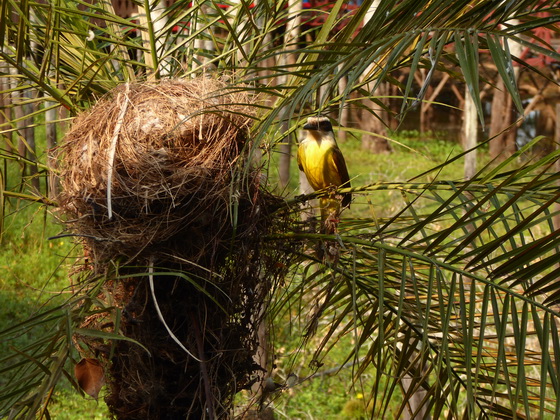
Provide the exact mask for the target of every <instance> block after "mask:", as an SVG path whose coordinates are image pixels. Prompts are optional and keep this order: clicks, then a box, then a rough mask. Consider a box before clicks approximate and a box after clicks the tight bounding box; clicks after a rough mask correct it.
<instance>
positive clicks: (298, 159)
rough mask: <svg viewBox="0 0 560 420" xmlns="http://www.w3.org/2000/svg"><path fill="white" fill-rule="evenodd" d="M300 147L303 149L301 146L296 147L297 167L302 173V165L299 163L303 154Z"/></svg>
mask: <svg viewBox="0 0 560 420" xmlns="http://www.w3.org/2000/svg"><path fill="white" fill-rule="evenodd" d="M302 147H303V146H299V147H298V151H297V166H298V168H299V170H300V171H302V172H303V164H302V162H301V154H302V153H303V152H302V150H301V148H302Z"/></svg>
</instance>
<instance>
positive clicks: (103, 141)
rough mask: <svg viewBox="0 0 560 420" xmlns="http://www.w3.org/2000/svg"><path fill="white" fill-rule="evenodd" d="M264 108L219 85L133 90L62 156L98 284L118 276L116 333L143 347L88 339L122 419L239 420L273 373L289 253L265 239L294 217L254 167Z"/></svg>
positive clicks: (111, 302)
mask: <svg viewBox="0 0 560 420" xmlns="http://www.w3.org/2000/svg"><path fill="white" fill-rule="evenodd" d="M254 104H255V98H254V97H252V96H251V95H250V94H249V93H247V90H244V89H243V88H239V87H237V88H235V89H232V88H230V87H229V86H228V84H227V83H226V82H224V81H221V80H218V79H212V78H198V79H192V80H188V81H183V80H168V81H162V82H158V83H148V84H138V85H129V84H125V85H122V86H120V87H118V88H116V89H115V90H114V91H112V92H110V93H109V94H108V95H106V96H105V97H103V98H102V99H101V100H100V101H99V102H98V103H97V104H96V105H95V106H94V107H93V108H92V109H91V110H90V111H88V112H85V113H84V114H82V115H80V116H78V117H77V118H76V119H75V121H74V123H73V126H72V128H71V129H70V131H69V132H68V134H67V135H66V138H65V139H64V141H63V143H62V144H61V146H60V148H59V162H60V177H61V180H60V184H61V194H60V198H59V202H60V206H61V212H62V214H63V216H64V219H65V220H66V223H67V225H68V229H70V230H71V231H72V233H73V234H75V235H76V237H78V238H79V239H80V240H81V241H82V244H83V245H84V247H85V248H86V250H87V254H88V255H89V258H90V259H91V260H92V263H93V264H92V267H93V268H91V272H90V277H95V276H97V277H98V276H100V275H104V276H105V277H106V278H107V281H106V287H105V288H104V290H103V291H102V292H101V293H100V295H99V296H100V298H102V299H103V300H105V301H107V302H108V306H114V307H116V308H118V309H117V310H118V311H120V313H121V314H122V317H117V318H118V319H120V324H119V331H120V332H121V333H122V334H123V335H124V336H126V337H128V338H131V339H133V340H134V341H136V342H138V343H140V344H142V346H143V347H141V346H139V345H137V344H135V343H134V342H131V341H125V340H117V341H114V342H112V343H111V342H109V343H108V342H107V341H105V342H104V343H99V341H103V340H100V339H94V340H92V341H91V342H90V343H85V344H86V345H89V347H90V348H91V349H92V352H93V353H95V354H94V356H96V357H99V358H100V359H102V360H101V363H102V365H103V366H104V367H105V371H106V376H107V377H108V382H109V392H108V394H107V396H106V401H107V403H108V405H109V407H110V409H111V411H112V413H113V414H114V415H115V416H116V417H117V418H119V419H146V418H150V419H159V418H166V419H172V418H223V417H228V416H229V413H231V411H230V410H231V405H232V404H233V397H234V396H235V394H236V392H238V391H240V390H241V389H247V388H249V387H250V386H251V385H252V384H253V383H254V382H255V380H256V378H257V376H258V373H259V371H260V370H262V367H261V366H259V365H258V364H257V363H255V360H254V355H255V353H256V351H257V348H258V346H259V340H258V334H257V330H258V327H259V324H260V322H261V319H262V317H263V315H264V313H265V312H266V306H267V302H268V299H269V297H270V290H271V289H273V288H274V287H275V284H276V282H277V281H279V280H280V279H281V278H282V277H283V276H284V275H285V270H286V269H287V267H289V265H290V264H289V262H288V261H286V259H287V258H288V257H289V255H290V254H291V252H290V251H289V250H285V249H282V247H280V246H277V245H276V246H265V245H264V244H263V238H264V237H265V236H266V235H267V234H268V233H270V232H274V231H278V229H280V230H281V229H282V227H281V225H282V224H284V223H291V222H290V218H291V216H290V215H289V213H288V212H287V213H286V215H285V216H282V215H280V214H279V212H278V211H277V210H275V209H277V208H278V207H279V206H278V204H279V201H280V200H279V199H278V198H277V197H274V196H273V195H271V194H269V193H267V192H266V191H264V190H263V188H262V187H261V185H260V179H261V173H260V170H259V168H256V167H254V166H252V165H251V163H250V158H249V154H248V153H247V150H249V149H250V146H251V145H250V144H249V142H250V137H249V130H250V127H251V124H252V122H253V121H254V119H255V117H256V113H255V106H254ZM273 212H274V214H272V213H273ZM86 277H87V273H86ZM90 327H91V326H90ZM104 328H107V325H106V324H105V326H104ZM80 339H82V341H83V339H84V337H80ZM94 341H97V342H94ZM100 344H101V345H100ZM108 344H110V345H112V346H113V347H112V348H113V351H108V350H107V351H104V350H100V349H109V348H111V346H109V345H108ZM261 344H262V343H261ZM146 350H147V351H146Z"/></svg>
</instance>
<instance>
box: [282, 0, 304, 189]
mask: <svg viewBox="0 0 560 420" xmlns="http://www.w3.org/2000/svg"><path fill="white" fill-rule="evenodd" d="M301 9H302V4H301V2H295V3H293V4H292V5H290V15H291V16H293V18H292V19H290V20H288V22H287V23H286V33H285V35H284V45H285V46H286V48H287V50H286V53H285V54H282V55H280V57H279V59H280V60H283V61H285V64H287V65H288V66H292V65H294V64H295V63H296V58H297V57H296V56H295V54H294V53H292V52H290V50H293V49H294V47H293V45H294V43H295V42H297V40H298V39H299V36H300V31H301ZM281 64H284V63H281ZM279 79H280V80H279V84H280V85H282V84H286V82H287V76H282V77H281V78H279ZM280 129H281V130H282V131H283V132H284V133H286V132H288V130H289V120H288V115H287V114H286V113H285V112H283V113H282V126H281V128H280ZM279 151H280V159H279V162H278V171H279V176H280V187H281V188H285V187H286V186H287V185H288V181H289V179H290V161H291V158H292V142H291V139H290V136H286V138H285V139H284V141H283V142H282V143H281V144H280V146H279Z"/></svg>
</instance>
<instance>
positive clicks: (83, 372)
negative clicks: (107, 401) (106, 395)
mask: <svg viewBox="0 0 560 420" xmlns="http://www.w3.org/2000/svg"><path fill="white" fill-rule="evenodd" d="M74 375H75V376H76V380H77V381H78V384H79V385H80V388H82V390H83V391H84V392H85V393H86V394H88V395H89V396H91V397H93V398H95V399H97V397H98V396H99V391H101V387H102V386H103V384H104V383H105V377H104V374H103V367H101V363H99V360H97V359H91V358H85V359H82V360H80V362H79V363H78V364H77V365H76V366H75V367H74Z"/></svg>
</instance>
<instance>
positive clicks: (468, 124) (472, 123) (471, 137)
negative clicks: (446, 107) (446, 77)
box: [463, 86, 478, 179]
mask: <svg viewBox="0 0 560 420" xmlns="http://www.w3.org/2000/svg"><path fill="white" fill-rule="evenodd" d="M477 140H478V115H477V112H476V106H475V104H474V99H473V98H472V97H471V95H470V93H469V90H468V88H467V87H466V86H465V109H464V110H463V149H464V150H469V149H472V148H473V147H475V146H476V144H477ZM475 174H476V150H473V151H471V152H469V153H467V154H466V155H465V179H471V178H472V177H473V176H474V175H475Z"/></svg>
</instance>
